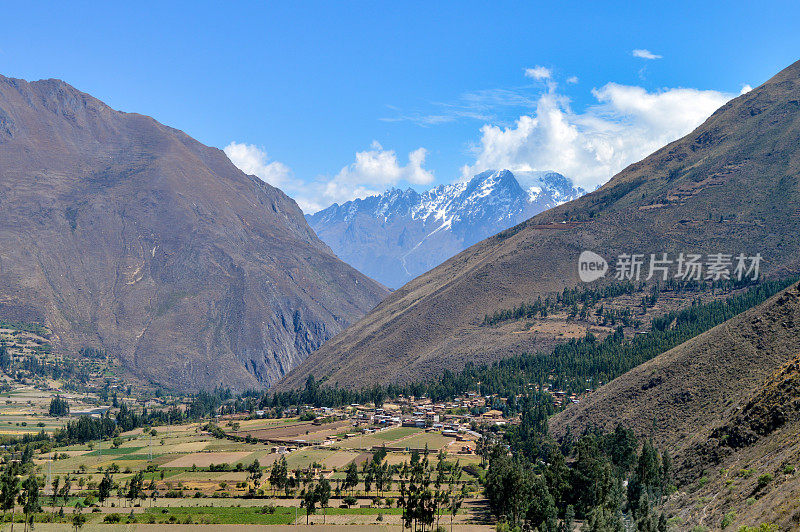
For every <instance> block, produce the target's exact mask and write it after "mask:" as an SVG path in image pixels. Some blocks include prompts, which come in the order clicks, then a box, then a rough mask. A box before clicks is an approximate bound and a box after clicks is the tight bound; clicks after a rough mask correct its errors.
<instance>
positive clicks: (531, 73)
mask: <svg viewBox="0 0 800 532" xmlns="http://www.w3.org/2000/svg"><path fill="white" fill-rule="evenodd" d="M551 75H552V73H551V72H550V69H549V68H547V67H543V66H539V65H536V66H535V67H533V68H526V69H525V77H528V78H533V79H535V80H536V81H544V80H546V79H550V76H551Z"/></svg>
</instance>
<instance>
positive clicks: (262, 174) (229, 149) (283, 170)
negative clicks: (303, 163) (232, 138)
mask: <svg viewBox="0 0 800 532" xmlns="http://www.w3.org/2000/svg"><path fill="white" fill-rule="evenodd" d="M223 151H224V152H225V155H227V156H228V159H230V160H231V162H232V163H233V164H235V165H236V167H237V168H239V170H241V171H242V172H244V173H246V174H250V175H255V176H258V177H259V178H261V179H262V180H263V181H266V182H267V183H269V184H270V185H272V186H275V187H284V186H286V185H287V184H289V182H290V180H291V177H292V172H291V170H290V169H289V167H288V166H286V165H285V164H283V163H281V162H278V161H270V160H269V157H268V156H267V152H265V151H264V150H262V149H261V148H259V147H258V146H255V145H253V144H244V143H241V144H240V143H238V142H231V143H230V144H228V145H227V146H225V148H223Z"/></svg>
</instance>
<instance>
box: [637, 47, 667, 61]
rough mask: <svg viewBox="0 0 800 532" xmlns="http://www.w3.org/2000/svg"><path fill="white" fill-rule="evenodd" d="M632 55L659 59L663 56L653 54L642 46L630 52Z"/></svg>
mask: <svg viewBox="0 0 800 532" xmlns="http://www.w3.org/2000/svg"><path fill="white" fill-rule="evenodd" d="M631 54H632V55H633V57H638V58H640V59H661V58H662V57H663V56H661V55H657V54H654V53H653V52H651V51H650V50H646V49H644V48H637V49H636V50H633V51H632V52H631Z"/></svg>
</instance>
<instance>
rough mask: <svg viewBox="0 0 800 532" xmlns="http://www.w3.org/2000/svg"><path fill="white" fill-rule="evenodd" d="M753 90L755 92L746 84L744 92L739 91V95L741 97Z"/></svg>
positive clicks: (743, 86)
mask: <svg viewBox="0 0 800 532" xmlns="http://www.w3.org/2000/svg"><path fill="white" fill-rule="evenodd" d="M751 90H753V87H751V86H750V85H748V84H747V83H745V84H744V85H742V90H741V91H739V95H740V96H741V95H742V94H747V93H748V92H750V91H751Z"/></svg>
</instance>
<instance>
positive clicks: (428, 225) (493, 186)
mask: <svg viewBox="0 0 800 532" xmlns="http://www.w3.org/2000/svg"><path fill="white" fill-rule="evenodd" d="M520 181H522V183H524V188H523V185H521V183H520ZM583 193H584V190H583V189H581V188H576V187H574V186H573V184H572V182H570V180H569V179H567V178H566V177H564V176H562V175H561V174H557V173H555V172H538V173H526V174H523V175H522V177H521V178H520V179H519V180H518V179H517V178H516V177H515V176H514V174H512V173H511V172H509V171H508V170H500V171H486V172H482V173H480V174H478V175H476V176H475V177H473V178H472V179H471V180H470V181H465V182H460V183H453V184H449V185H439V186H438V187H436V188H433V189H431V190H427V191H425V192H423V193H421V194H420V193H417V192H416V191H414V190H413V189H410V188H409V189H408V190H398V189H392V190H388V191H386V192H385V193H383V194H381V195H379V196H370V197H368V198H364V199H357V200H354V201H348V202H347V203H344V204H342V205H339V204H333V205H331V206H330V207H328V208H327V209H324V210H322V211H319V212H317V213H315V214H311V215H306V219H307V220H308V223H309V225H311V228H312V229H314V231H315V232H316V233H317V235H318V236H319V237H320V239H322V241H323V242H325V243H326V244H328V245H329V246H330V247H331V249H333V251H334V253H336V255H337V256H338V257H340V258H341V259H342V260H344V261H345V262H347V263H348V264H350V265H352V266H354V267H356V268H357V269H358V270H359V271H361V272H362V273H364V274H366V275H368V276H370V277H371V278H373V279H376V280H378V281H380V282H381V283H383V284H384V285H386V286H389V287H392V288H398V287H400V286H402V285H403V284H405V283H406V282H408V281H410V280H411V279H413V278H414V277H417V276H418V275H420V274H422V273H424V272H426V271H428V270H430V269H431V268H434V267H436V266H438V265H439V264H441V263H442V262H444V261H445V260H447V259H449V258H450V257H452V256H453V255H455V254H456V253H458V252H460V251H463V250H464V249H466V248H468V247H469V246H471V245H473V244H475V243H476V242H478V241H480V240H483V239H484V238H486V237H488V236H491V235H494V234H496V233H499V232H500V231H502V230H504V229H508V228H509V227H512V226H514V225H516V224H518V223H520V222H522V221H524V220H527V219H528V218H530V217H531V216H534V215H535V214H539V213H540V212H542V211H545V210H547V209H549V208H552V207H555V206H556V205H560V204H562V203H565V202H567V201H570V200H572V199H575V198H577V197H579V196H581V195H582V194H583Z"/></svg>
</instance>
